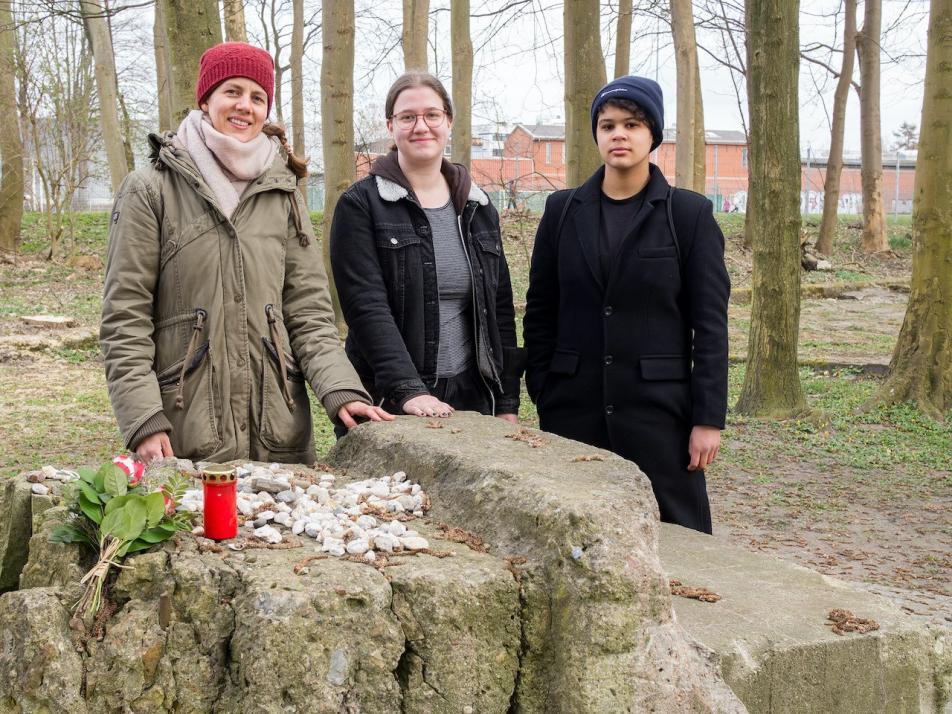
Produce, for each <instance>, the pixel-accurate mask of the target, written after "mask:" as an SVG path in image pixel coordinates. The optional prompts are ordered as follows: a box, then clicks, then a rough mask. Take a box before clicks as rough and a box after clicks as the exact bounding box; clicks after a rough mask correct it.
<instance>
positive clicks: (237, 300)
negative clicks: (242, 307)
mask: <svg viewBox="0 0 952 714" xmlns="http://www.w3.org/2000/svg"><path fill="white" fill-rule="evenodd" d="M235 302H238V303H240V302H241V293H235Z"/></svg>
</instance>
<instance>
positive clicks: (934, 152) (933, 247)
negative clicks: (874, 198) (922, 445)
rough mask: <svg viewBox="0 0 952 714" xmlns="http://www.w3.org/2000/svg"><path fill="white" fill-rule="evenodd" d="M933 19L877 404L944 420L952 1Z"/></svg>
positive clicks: (950, 379) (951, 336)
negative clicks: (906, 248) (908, 244)
mask: <svg viewBox="0 0 952 714" xmlns="http://www.w3.org/2000/svg"><path fill="white" fill-rule="evenodd" d="M930 13H931V14H930V17H929V35H928V38H929V39H928V50H927V55H926V76H925V87H924V92H923V95H924V96H923V103H922V124H921V125H920V126H922V133H921V134H920V137H919V154H918V158H917V159H916V191H915V202H914V205H913V211H912V242H913V257H912V282H911V284H910V292H909V303H908V305H907V307H906V317H905V319H904V320H903V323H902V329H901V330H900V332H899V340H898V341H897V343H896V350H895V352H893V357H892V362H891V363H890V365H889V376H888V377H887V378H886V383H885V384H884V385H883V387H882V389H881V390H880V393H879V399H880V400H881V401H884V402H887V403H897V402H903V401H912V402H914V403H915V404H916V405H917V406H918V407H919V408H920V409H921V410H922V411H924V412H925V413H927V414H929V415H931V416H932V417H934V418H936V419H943V418H944V417H946V416H948V415H949V414H948V412H949V410H950V409H952V270H950V269H949V265H950V264H952V212H950V211H949V206H952V151H949V146H952V94H950V93H949V89H948V88H949V86H952V0H932V4H931V11H930Z"/></svg>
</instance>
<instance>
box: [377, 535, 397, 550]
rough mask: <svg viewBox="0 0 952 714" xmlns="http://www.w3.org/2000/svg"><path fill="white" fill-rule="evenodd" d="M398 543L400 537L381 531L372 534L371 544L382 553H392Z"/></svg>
mask: <svg viewBox="0 0 952 714" xmlns="http://www.w3.org/2000/svg"><path fill="white" fill-rule="evenodd" d="M398 545H400V539H399V538H397V537H396V536H393V535H390V534H389V533H381V534H379V535H375V536H374V542H373V546H374V548H376V549H377V550H382V551H383V552H384V553H392V552H393V549H394V548H396V547H397V546H398Z"/></svg>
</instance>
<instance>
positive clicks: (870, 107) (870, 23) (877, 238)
mask: <svg viewBox="0 0 952 714" xmlns="http://www.w3.org/2000/svg"><path fill="white" fill-rule="evenodd" d="M882 11H883V6H882V0H865V11H864V16H863V29H862V30H861V31H860V33H859V34H858V35H857V38H856V49H857V53H858V55H859V76H860V93H859V106H860V125H861V127H860V143H861V146H862V153H863V158H862V167H861V171H860V177H861V179H862V184H863V238H862V244H863V250H864V251H865V252H867V253H878V252H882V251H886V250H889V242H888V241H887V240H886V204H885V202H884V201H883V145H882V137H881V136H880V134H881V132H882V125H881V121H880V106H879V104H880V57H879V55H880V50H881V47H880V37H881V35H882Z"/></svg>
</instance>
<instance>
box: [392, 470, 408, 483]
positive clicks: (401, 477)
mask: <svg viewBox="0 0 952 714" xmlns="http://www.w3.org/2000/svg"><path fill="white" fill-rule="evenodd" d="M390 480H392V481H395V482H396V483H400V482H401V481H406V480H407V474H406V472H405V471H397V472H396V473H395V474H394V475H393V476H391V477H390Z"/></svg>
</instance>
